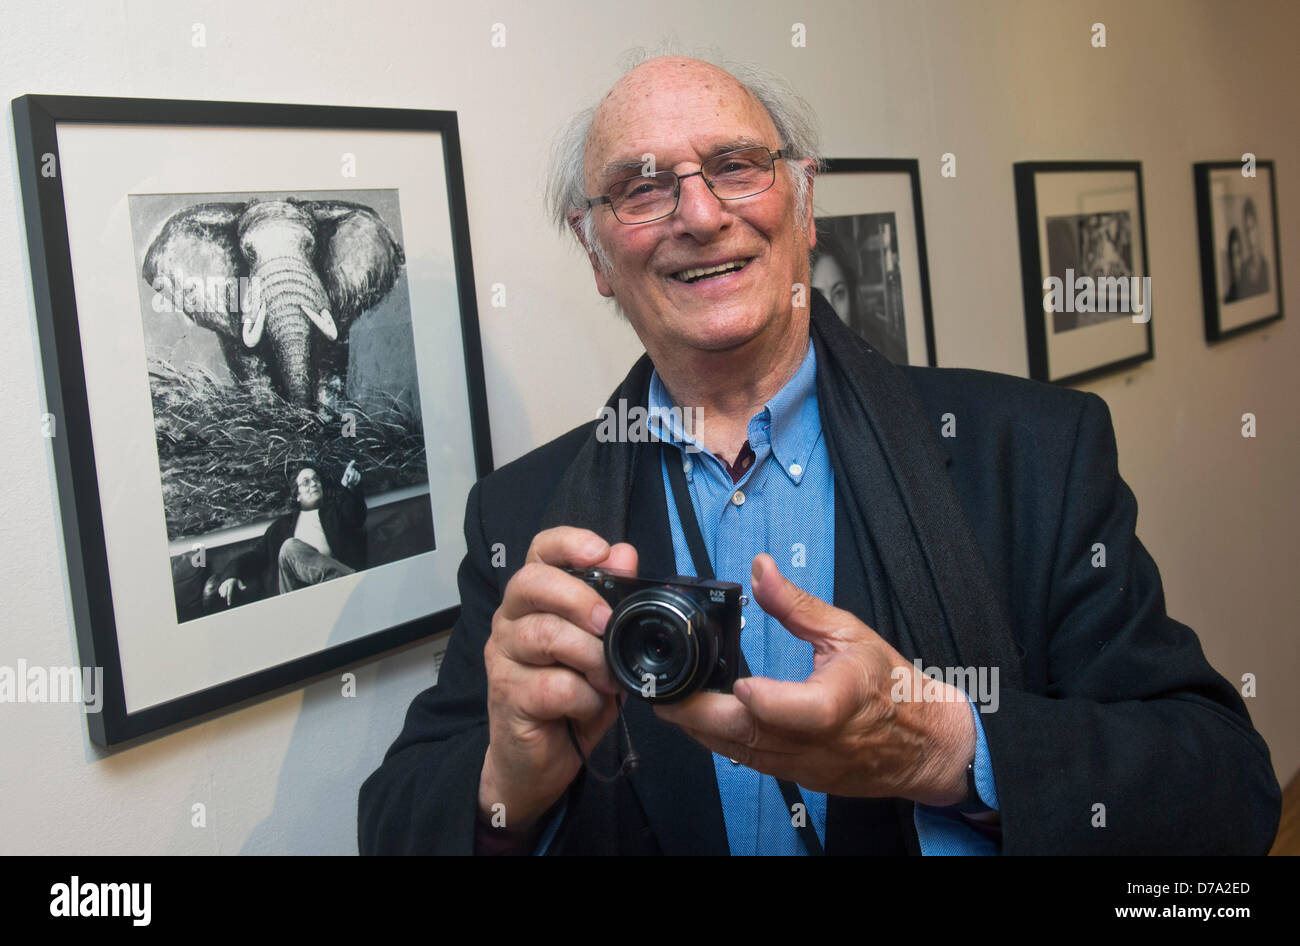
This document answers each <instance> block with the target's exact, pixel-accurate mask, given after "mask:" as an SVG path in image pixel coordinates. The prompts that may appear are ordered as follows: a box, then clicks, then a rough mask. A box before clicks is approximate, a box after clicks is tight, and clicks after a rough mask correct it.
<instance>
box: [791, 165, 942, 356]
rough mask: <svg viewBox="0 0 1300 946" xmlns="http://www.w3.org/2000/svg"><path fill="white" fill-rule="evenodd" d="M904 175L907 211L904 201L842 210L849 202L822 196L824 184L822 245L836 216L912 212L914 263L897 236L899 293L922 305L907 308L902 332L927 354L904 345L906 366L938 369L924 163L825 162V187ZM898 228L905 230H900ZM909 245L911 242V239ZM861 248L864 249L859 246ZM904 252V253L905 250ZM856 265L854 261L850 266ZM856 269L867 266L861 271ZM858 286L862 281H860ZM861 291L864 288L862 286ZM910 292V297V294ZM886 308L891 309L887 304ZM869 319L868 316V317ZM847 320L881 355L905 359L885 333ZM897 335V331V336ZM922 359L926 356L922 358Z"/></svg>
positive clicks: (817, 190) (820, 203)
mask: <svg viewBox="0 0 1300 946" xmlns="http://www.w3.org/2000/svg"><path fill="white" fill-rule="evenodd" d="M854 174H858V175H900V176H902V177H904V178H905V179H906V181H907V184H908V196H907V197H906V198H904V199H903V201H902V203H904V204H905V207H903V208H899V207H898V203H895V204H894V205H893V206H884V205H876V204H875V203H872V205H871V207H869V208H868V207H866V206H863V205H862V204H860V203H858V202H854V203H853V204H852V206H844V207H838V206H835V204H842V203H844V201H843V200H842V199H841V200H835V199H832V200H830V201H827V200H825V199H824V198H823V197H822V196H821V195H822V194H823V192H824V191H825V190H826V189H828V188H826V187H824V186H818V187H816V188H815V189H814V193H815V195H816V199H815V204H816V205H817V207H818V208H819V209H821V210H825V211H827V212H825V213H818V214H817V221H818V234H819V237H818V239H819V241H820V240H821V239H822V236H823V234H824V225H825V224H824V222H825V221H827V220H829V219H832V218H842V219H845V220H849V219H855V218H856V219H859V220H861V219H864V218H874V217H880V216H883V215H884V214H887V213H895V214H897V213H899V212H900V210H906V211H907V213H910V216H911V223H910V225H909V226H907V227H906V229H907V230H908V231H909V232H914V246H915V249H914V251H913V253H912V254H911V260H910V261H909V260H908V254H907V253H906V251H905V250H903V249H902V248H901V247H899V246H898V237H899V234H898V233H895V234H893V244H894V256H895V257H896V258H897V259H898V262H899V269H900V270H901V275H900V287H899V290H898V293H899V295H900V302H901V297H905V296H906V295H908V294H911V295H913V296H914V298H915V299H916V300H917V303H918V304H915V305H913V306H910V307H908V306H902V308H903V309H904V312H903V318H904V321H903V324H902V326H901V331H902V334H903V338H904V339H915V340H923V344H924V348H925V351H924V352H923V353H920V352H916V351H915V350H914V349H915V346H913V345H910V344H904V347H905V348H906V363H908V364H913V365H928V366H930V367H936V366H937V365H938V352H937V349H936V346H935V335H934V308H933V302H932V297H931V293H930V262H929V253H928V250H927V248H926V241H925V211H924V209H923V206H922V202H921V170H920V162H919V161H918V160H917V159H916V158H828V159H826V160H825V161H824V162H823V167H822V170H821V172H820V174H819V175H818V179H819V181H821V182H822V183H823V184H825V183H827V182H828V181H833V180H834V179H835V178H837V177H840V176H844V175H854ZM897 229H903V227H902V226H900V227H899V228H897ZM905 242H911V241H906V240H905ZM859 250H861V248H859ZM900 251H901V252H900ZM818 253H819V250H818V249H814V251H813V258H814V265H815V264H816V260H817V258H818ZM848 265H849V266H853V264H852V263H849V264H848ZM856 268H859V269H860V268H861V267H860V266H859V267H856ZM909 268H910V269H911V271H912V273H914V274H915V279H916V283H915V284H914V285H912V286H910V287H909V286H908V285H907V283H908V281H909V280H910V279H911V276H910V275H909V274H908V270H909ZM855 282H856V277H855ZM858 288H859V289H860V287H858ZM909 289H910V293H909ZM885 308H886V309H888V308H891V307H888V306H886V307H885ZM862 317H863V319H865V317H866V316H865V314H862ZM841 318H845V320H846V322H848V324H849V325H850V326H851V327H854V328H855V330H857V331H858V334H859V335H861V336H862V337H864V338H865V339H866V340H867V341H868V342H869V343H871V344H872V345H873V346H875V347H876V348H877V349H879V350H881V353H882V354H884V355H885V356H886V357H889V358H891V360H894V361H901V360H903V359H902V358H900V357H897V356H896V355H894V354H892V353H891V352H890V351H888V350H886V349H887V348H888V347H889V346H888V340H887V339H888V335H887V333H886V330H885V329H881V330H880V331H879V332H872V331H868V330H864V328H862V327H859V326H857V325H855V324H854V318H853V317H852V316H850V317H847V318H846V317H845V315H844V314H843V313H841ZM895 334H897V333H895ZM917 355H920V357H917Z"/></svg>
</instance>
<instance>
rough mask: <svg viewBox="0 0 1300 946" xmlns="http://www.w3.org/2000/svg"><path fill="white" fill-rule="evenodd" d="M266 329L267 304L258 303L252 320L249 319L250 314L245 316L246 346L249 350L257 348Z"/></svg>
mask: <svg viewBox="0 0 1300 946" xmlns="http://www.w3.org/2000/svg"><path fill="white" fill-rule="evenodd" d="M264 328H266V303H265V302H258V303H257V307H256V308H255V309H254V314H253V317H252V318H249V313H245V314H244V344H245V345H247V346H248V347H249V348H256V347H257V343H258V342H260V341H261V340H262V330H263V329H264Z"/></svg>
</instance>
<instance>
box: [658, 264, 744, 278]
mask: <svg viewBox="0 0 1300 946" xmlns="http://www.w3.org/2000/svg"><path fill="white" fill-rule="evenodd" d="M748 263H749V260H740V259H737V260H732V261H731V262H730V263H722V264H720V265H718V266H705V267H703V268H700V269H683V270H682V271H681V272H679V273H673V278H674V279H676V280H678V281H680V282H696V281H697V280H700V279H705V278H707V277H709V276H721V275H722V274H724V273H736V272H740V270H742V269H744V268H745V266H746V265H747V264H748Z"/></svg>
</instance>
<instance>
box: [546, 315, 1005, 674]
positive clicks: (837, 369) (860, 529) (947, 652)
mask: <svg viewBox="0 0 1300 946" xmlns="http://www.w3.org/2000/svg"><path fill="white" fill-rule="evenodd" d="M810 295H811V297H812V300H813V302H812V312H811V334H812V341H813V345H814V347H815V348H816V352H817V400H818V405H819V409H820V414H821V422H822V434H823V436H824V437H825V439H826V450H827V453H828V454H829V456H830V461H831V469H832V470H833V472H834V477H835V489H836V492H837V504H838V503H839V502H840V501H843V503H844V508H845V510H846V512H847V519H848V522H849V524H850V528H851V531H852V534H853V543H854V547H855V548H856V550H857V552H858V560H859V561H860V562H861V563H862V581H863V583H864V585H865V586H866V588H867V591H868V595H869V599H870V601H871V602H873V603H874V608H873V610H874V614H873V615H863V614H858V615H857V616H858V617H859V618H860V619H861V620H863V621H865V622H866V623H868V624H869V625H870V626H872V627H873V628H874V629H875V630H876V632H877V633H879V634H880V635H881V636H882V637H883V638H884V639H885V640H887V641H889V642H890V643H891V644H893V646H894V647H896V648H897V649H898V650H899V652H900V653H902V654H903V656H904V657H906V658H908V659H909V660H910V659H913V658H917V657H919V658H921V659H922V661H923V662H924V664H925V666H934V665H937V666H939V667H941V668H942V667H977V668H978V667H990V668H991V667H997V668H998V674H999V683H1000V685H1001V686H1005V687H1007V688H1009V689H1018V688H1020V685H1021V668H1020V660H1019V656H1018V647H1017V645H1016V642H1015V639H1014V638H1013V637H1012V634H1011V629H1010V627H1009V626H1008V624H1007V620H1006V617H1005V615H1004V614H1003V612H1002V607H1001V605H1000V603H999V601H998V598H997V595H996V594H995V592H994V590H993V583H992V581H991V579H990V578H989V573H988V568H987V566H986V565H985V562H984V556H983V553H982V552H981V551H980V549H979V546H978V545H977V544H976V541H975V535H974V533H973V532H972V530H971V527H970V523H969V522H968V521H967V519H966V514H965V511H964V510H963V509H962V507H961V503H960V501H959V499H958V497H957V492H956V489H955V488H954V487H953V484H952V480H951V479H950V478H949V476H948V473H947V470H946V468H945V457H944V454H943V452H942V451H941V450H940V448H939V444H938V441H937V439H936V437H935V434H934V433H933V431H932V426H931V425H932V422H937V419H934V421H932V419H930V418H927V417H926V416H925V414H924V413H923V411H922V409H921V405H920V402H919V400H918V398H917V396H916V393H915V391H914V390H913V389H912V386H911V383H910V382H909V381H908V380H907V378H906V377H905V376H904V374H903V372H902V371H900V370H899V369H898V368H897V367H896V366H895V365H893V364H891V363H890V362H889V361H888V360H886V359H885V357H884V356H883V355H881V354H880V353H879V352H878V351H876V349H874V348H873V347H871V345H869V344H867V342H865V341H863V340H862V338H860V337H859V336H858V335H857V334H856V333H855V332H853V331H852V330H851V329H849V328H848V327H847V326H846V325H845V324H844V323H843V322H841V321H840V319H839V318H838V317H837V316H836V314H835V312H834V310H833V309H832V308H831V307H830V304H829V303H827V302H826V301H825V300H824V299H823V298H822V296H821V294H820V293H817V292H812V293H810ZM653 367H654V366H653V365H652V363H651V361H650V357H649V355H642V356H641V358H640V359H638V361H637V362H636V364H635V365H634V366H633V367H632V370H631V371H630V372H629V373H628V375H627V377H626V378H624V380H623V383H622V384H621V385H619V387H618V390H616V391H615V392H614V394H613V395H612V396H611V397H610V400H609V407H610V408H611V409H612V410H614V411H615V412H617V411H618V405H619V400H620V399H624V403H625V404H626V405H627V406H629V407H630V406H632V405H641V406H643V407H644V406H645V404H646V402H647V396H648V392H649V386H650V374H651V372H652V370H653ZM643 448H653V449H660V447H659V445H658V444H654V443H650V444H645V443H602V442H600V441H599V440H597V438H596V432H595V429H593V431H592V434H591V435H590V436H589V437H588V438H587V440H586V442H585V443H584V444H583V445H582V447H581V449H580V450H579V451H578V454H577V456H576V457H575V458H574V460H573V462H572V463H571V464H570V465H569V468H568V469H567V470H566V471H565V474H564V476H563V478H562V479H561V481H560V484H559V486H558V488H557V489H556V492H555V495H554V497H553V498H552V500H551V503H550V505H549V507H548V508H547V511H546V513H545V515H544V516H543V528H549V527H550V526H554V525H572V526H580V527H583V528H587V529H591V530H592V531H593V532H595V533H597V534H598V535H600V536H601V537H603V538H604V539H605V540H606V541H608V542H610V543H614V542H620V541H626V539H627V524H628V512H629V506H630V503H631V496H632V477H633V471H634V470H635V469H636V463H637V451H638V450H639V449H643ZM665 515H666V511H665ZM837 544H838V543H837ZM836 571H837V574H842V570H841V569H839V568H837V569H836ZM718 577H719V578H724V579H725V578H728V577H729V576H726V575H719V576H718ZM837 597H838V594H837ZM884 602H888V604H887V606H882V603H884ZM972 696H974V694H972Z"/></svg>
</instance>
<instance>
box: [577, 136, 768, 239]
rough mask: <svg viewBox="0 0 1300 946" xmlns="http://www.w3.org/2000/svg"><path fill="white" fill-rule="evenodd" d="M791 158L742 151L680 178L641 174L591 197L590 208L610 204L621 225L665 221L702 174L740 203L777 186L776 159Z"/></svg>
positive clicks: (721, 195)
mask: <svg viewBox="0 0 1300 946" xmlns="http://www.w3.org/2000/svg"><path fill="white" fill-rule="evenodd" d="M784 157H788V155H787V154H785V153H784V152H782V151H770V150H769V149H767V148H741V149H740V150H739V151H727V152H725V153H723V154H719V155H715V156H714V157H712V158H709V160H707V161H705V162H704V163H703V164H702V165H700V169H699V170H698V171H692V172H691V173H690V174H681V175H678V174H676V173H674V172H673V171H657V172H655V173H654V174H639V175H637V176H636V177H629V178H628V179H627V180H625V181H619V182H617V183H616V184H613V185H612V186H611V187H610V189H609V193H607V194H605V195H603V196H601V197H590V198H588V199H587V206H588V207H589V208H590V207H593V206H595V205H596V204H609V209H610V210H612V211H613V212H614V217H615V219H617V220H618V222H619V223H626V224H637V223H650V222H651V221H653V220H662V219H663V218H664V217H669V216H671V215H672V214H673V213H675V212H676V211H677V203H678V200H679V199H680V198H681V194H682V181H684V180H686V179H687V178H688V177H695V175H697V174H698V175H699V176H700V177H702V178H704V183H705V184H707V185H708V187H709V190H711V191H712V192H713V196H715V197H717V198H718V199H719V200H740V199H741V198H742V197H753V196H755V195H756V194H761V193H763V191H765V190H767V189H768V188H770V187H771V186H772V185H773V184H774V183H776V159H777V158H784Z"/></svg>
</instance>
